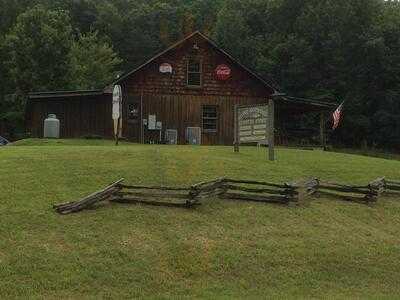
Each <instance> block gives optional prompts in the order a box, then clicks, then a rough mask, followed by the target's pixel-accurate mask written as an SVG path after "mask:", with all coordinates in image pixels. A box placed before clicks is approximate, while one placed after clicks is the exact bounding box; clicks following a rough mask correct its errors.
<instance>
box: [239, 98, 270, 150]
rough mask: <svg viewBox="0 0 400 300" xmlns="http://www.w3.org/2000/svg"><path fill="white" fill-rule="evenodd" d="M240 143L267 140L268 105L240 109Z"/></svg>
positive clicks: (241, 107) (240, 107)
mask: <svg viewBox="0 0 400 300" xmlns="http://www.w3.org/2000/svg"><path fill="white" fill-rule="evenodd" d="M237 113H238V130H239V143H254V142H261V141H266V140H267V130H268V125H267V121H268V105H267V104H262V105H251V106H239V107H238V112H237Z"/></svg>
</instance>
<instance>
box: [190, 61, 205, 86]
mask: <svg viewBox="0 0 400 300" xmlns="http://www.w3.org/2000/svg"><path fill="white" fill-rule="evenodd" d="M201 72H202V70H201V62H200V61H199V60H197V59H190V60H189V61H188V65H187V84H188V85H189V86H201Z"/></svg>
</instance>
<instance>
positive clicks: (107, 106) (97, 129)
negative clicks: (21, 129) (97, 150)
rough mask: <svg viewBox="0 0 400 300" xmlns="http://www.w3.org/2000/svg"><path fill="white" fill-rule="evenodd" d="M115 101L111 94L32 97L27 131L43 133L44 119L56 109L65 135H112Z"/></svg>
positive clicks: (71, 136)
mask: <svg viewBox="0 0 400 300" xmlns="http://www.w3.org/2000/svg"><path fill="white" fill-rule="evenodd" d="M111 103H112V102H111V95H102V96H85V97H73V98H68V99H64V98H57V99H43V100H30V103H29V105H28V107H29V108H28V109H29V111H28V112H27V115H28V124H27V127H28V128H27V131H28V132H30V133H31V136H33V137H43V122H44V120H45V119H46V117H47V116H48V114H51V113H54V114H56V115H57V118H58V119H59V120H60V137H61V138H79V137H83V136H88V135H98V136H103V137H112V120H111V105H112V104H111Z"/></svg>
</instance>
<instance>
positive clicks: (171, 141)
mask: <svg viewBox="0 0 400 300" xmlns="http://www.w3.org/2000/svg"><path fill="white" fill-rule="evenodd" d="M165 141H166V143H167V144H168V145H176V144H178V130H176V129H167V130H166V131H165Z"/></svg>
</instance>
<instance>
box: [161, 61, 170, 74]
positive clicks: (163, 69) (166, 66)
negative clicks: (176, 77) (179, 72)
mask: <svg viewBox="0 0 400 300" xmlns="http://www.w3.org/2000/svg"><path fill="white" fill-rule="evenodd" d="M160 72H161V73H163V74H166V73H170V74H172V66H171V65H170V64H169V63H163V64H161V65H160Z"/></svg>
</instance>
